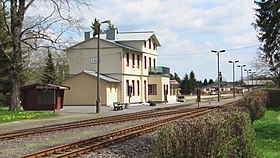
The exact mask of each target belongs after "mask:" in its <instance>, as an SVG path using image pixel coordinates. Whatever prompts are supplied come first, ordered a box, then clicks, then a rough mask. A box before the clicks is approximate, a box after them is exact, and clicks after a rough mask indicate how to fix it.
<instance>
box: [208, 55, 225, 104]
mask: <svg viewBox="0 0 280 158" xmlns="http://www.w3.org/2000/svg"><path fill="white" fill-rule="evenodd" d="M211 52H212V53H217V62H218V79H217V81H218V102H220V87H221V83H220V53H223V52H225V50H220V51H216V50H211Z"/></svg>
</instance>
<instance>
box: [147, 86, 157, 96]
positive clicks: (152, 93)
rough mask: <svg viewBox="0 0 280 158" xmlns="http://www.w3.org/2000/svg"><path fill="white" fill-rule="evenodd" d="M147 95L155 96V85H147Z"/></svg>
mask: <svg viewBox="0 0 280 158" xmlns="http://www.w3.org/2000/svg"><path fill="white" fill-rule="evenodd" d="M148 94H149V95H157V85H156V84H149V85H148Z"/></svg>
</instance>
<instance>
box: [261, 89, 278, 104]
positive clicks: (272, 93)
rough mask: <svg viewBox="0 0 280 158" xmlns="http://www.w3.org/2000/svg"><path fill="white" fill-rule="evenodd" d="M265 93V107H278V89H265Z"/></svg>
mask: <svg viewBox="0 0 280 158" xmlns="http://www.w3.org/2000/svg"><path fill="white" fill-rule="evenodd" d="M264 91H265V92H267V105H266V106H267V107H280V97H279V96H280V90H279V89H265V90H264Z"/></svg>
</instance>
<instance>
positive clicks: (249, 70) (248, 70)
mask: <svg viewBox="0 0 280 158" xmlns="http://www.w3.org/2000/svg"><path fill="white" fill-rule="evenodd" d="M244 71H247V79H248V91H249V81H250V80H249V72H251V71H252V70H251V69H244Z"/></svg>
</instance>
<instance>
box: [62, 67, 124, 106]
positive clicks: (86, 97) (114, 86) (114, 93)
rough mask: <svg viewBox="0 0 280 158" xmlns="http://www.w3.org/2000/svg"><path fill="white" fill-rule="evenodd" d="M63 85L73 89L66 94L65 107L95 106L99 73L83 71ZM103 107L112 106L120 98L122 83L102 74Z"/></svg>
mask: <svg viewBox="0 0 280 158" xmlns="http://www.w3.org/2000/svg"><path fill="white" fill-rule="evenodd" d="M63 85H66V86H69V87H71V91H67V92H65V105H90V106H92V105H95V104H96V94H97V93H96V85H97V73H96V72H94V71H86V70H84V71H82V72H80V73H78V74H76V75H73V76H72V77H70V78H68V79H66V80H64V81H63ZM100 87H102V88H100V98H102V99H101V105H112V104H113V102H116V101H118V100H119V98H120V81H119V80H117V79H114V78H112V77H108V76H106V75H103V74H100Z"/></svg>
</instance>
